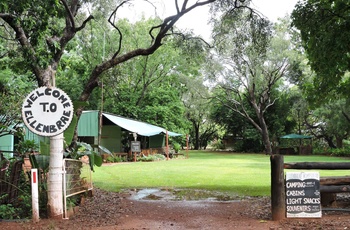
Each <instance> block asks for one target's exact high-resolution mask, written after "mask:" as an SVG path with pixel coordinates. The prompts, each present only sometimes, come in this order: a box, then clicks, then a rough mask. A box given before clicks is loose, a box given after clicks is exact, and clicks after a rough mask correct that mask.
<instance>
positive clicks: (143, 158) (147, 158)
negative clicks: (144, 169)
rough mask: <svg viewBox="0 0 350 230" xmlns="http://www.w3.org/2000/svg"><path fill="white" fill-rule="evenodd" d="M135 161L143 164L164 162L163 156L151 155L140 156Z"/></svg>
mask: <svg viewBox="0 0 350 230" xmlns="http://www.w3.org/2000/svg"><path fill="white" fill-rule="evenodd" d="M136 160H137V161H143V162H150V161H161V160H165V156H164V155H162V154H153V155H148V156H145V155H142V156H140V157H137V159H136Z"/></svg>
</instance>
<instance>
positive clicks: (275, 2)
mask: <svg viewBox="0 0 350 230" xmlns="http://www.w3.org/2000/svg"><path fill="white" fill-rule="evenodd" d="M195 1H197V0H193V1H189V2H190V3H192V4H193V3H194V2H195ZM297 1H298V0H252V7H253V8H254V9H256V10H258V11H259V12H260V13H262V14H263V15H265V16H266V17H268V18H269V19H270V20H271V21H273V22H276V21H277V19H278V18H280V17H284V16H285V15H286V14H287V13H288V14H290V13H291V12H292V11H293V8H294V6H295V4H296V3H297ZM141 2H142V1H140V2H138V3H137V4H138V5H137V6H138V8H137V9H136V11H137V12H138V13H140V12H142V11H144V14H145V16H146V17H147V16H150V15H154V11H153V9H152V8H150V7H149V5H148V4H147V3H146V1H145V3H143V5H140V3H141ZM155 2H157V3H158V4H157V7H158V10H157V13H158V15H159V16H160V17H161V18H165V17H167V16H170V15H172V14H174V13H175V7H174V0H155ZM179 2H181V1H179ZM141 4H142V3H141ZM140 6H141V7H140ZM139 7H140V8H139ZM208 10H209V7H208V6H201V7H198V8H196V9H194V10H193V11H192V12H190V13H189V14H188V15H185V16H183V18H181V19H180V20H179V21H178V22H177V23H176V26H177V27H179V28H181V29H189V30H193V32H194V33H195V34H197V35H201V36H202V37H204V38H205V39H209V37H210V27H209V26H208V25H207V22H208ZM130 11H131V12H136V11H135V9H130ZM130 11H124V10H123V11H120V12H121V13H123V12H124V13H125V12H126V17H128V18H129V19H134V20H137V19H138V18H139V17H140V14H135V13H130ZM120 16H122V15H120ZM122 17H123V16H122Z"/></svg>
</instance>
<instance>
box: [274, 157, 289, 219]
mask: <svg viewBox="0 0 350 230" xmlns="http://www.w3.org/2000/svg"><path fill="white" fill-rule="evenodd" d="M270 162H271V212H272V220H273V221H276V220H282V219H284V218H285V217H286V203H285V200H286V199H285V196H286V192H285V188H284V169H283V162H284V159H283V156H282V155H278V154H276V155H271V157H270Z"/></svg>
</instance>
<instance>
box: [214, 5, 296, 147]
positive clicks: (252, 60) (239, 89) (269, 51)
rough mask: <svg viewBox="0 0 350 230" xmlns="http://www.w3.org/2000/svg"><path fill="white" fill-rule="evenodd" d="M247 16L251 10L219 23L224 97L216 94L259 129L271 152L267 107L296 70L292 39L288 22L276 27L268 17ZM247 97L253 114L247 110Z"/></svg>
mask: <svg viewBox="0 0 350 230" xmlns="http://www.w3.org/2000/svg"><path fill="white" fill-rule="evenodd" d="M246 17H251V14H250V12H243V13H242V14H241V15H236V17H224V18H222V20H221V22H220V27H217V28H218V30H217V34H216V35H215V37H216V40H217V42H218V45H217V52H218V53H219V54H220V55H221V57H220V58H221V59H220V61H221V63H222V68H221V73H220V74H216V81H217V82H218V85H219V86H220V87H221V89H222V91H223V92H224V94H221V95H224V97H217V98H218V100H219V101H220V102H221V103H224V104H225V105H226V106H227V107H228V108H229V109H231V110H233V111H235V112H236V113H238V114H240V115H242V116H243V117H244V118H246V119H247V120H248V121H249V122H250V123H251V124H252V125H253V126H254V127H255V129H256V130H258V132H259V133H260V135H261V137H262V142H263V144H264V148H265V151H266V153H267V154H272V147H271V141H270V136H269V128H268V125H267V122H266V111H267V110H268V109H269V108H270V107H271V106H273V105H274V103H275V101H276V100H277V98H275V97H274V96H273V91H274V90H277V89H278V87H281V82H280V81H281V80H282V79H283V78H285V79H286V77H287V76H288V75H289V74H290V73H291V72H292V71H293V68H292V67H293V60H292V54H291V52H292V51H291V50H292V43H291V42H290V40H289V36H288V26H287V25H288V24H287V23H286V22H283V23H280V24H279V25H276V27H275V30H274V31H273V30H272V27H271V24H270V23H269V22H268V21H267V20H266V19H264V18H261V17H260V16H258V15H253V20H249V21H248V20H246ZM280 89H281V88H280ZM245 100H248V101H249V106H251V108H252V109H253V110H254V112H255V114H254V115H252V114H250V113H249V112H248V110H247V107H246V104H245V103H244V102H245Z"/></svg>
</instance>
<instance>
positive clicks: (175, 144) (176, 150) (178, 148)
mask: <svg viewBox="0 0 350 230" xmlns="http://www.w3.org/2000/svg"><path fill="white" fill-rule="evenodd" d="M173 148H174V151H175V153H178V152H179V151H180V149H181V145H180V144H179V143H176V142H175V143H174V144H173Z"/></svg>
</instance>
